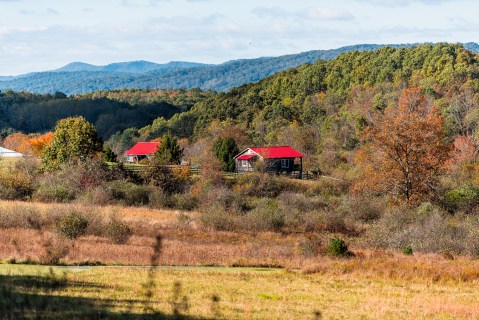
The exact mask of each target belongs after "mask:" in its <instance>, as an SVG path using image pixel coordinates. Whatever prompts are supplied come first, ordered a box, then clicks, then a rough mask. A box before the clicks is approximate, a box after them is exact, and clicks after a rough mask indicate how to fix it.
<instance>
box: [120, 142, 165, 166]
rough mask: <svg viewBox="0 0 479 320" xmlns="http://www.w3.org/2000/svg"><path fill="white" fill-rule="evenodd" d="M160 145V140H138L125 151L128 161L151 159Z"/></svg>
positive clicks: (135, 161) (136, 161)
mask: <svg viewBox="0 0 479 320" xmlns="http://www.w3.org/2000/svg"><path fill="white" fill-rule="evenodd" d="M159 147H160V143H159V142H138V143H137V144H135V145H134V146H133V147H131V149H129V150H127V151H126V152H125V159H126V162H127V163H138V162H140V161H141V160H143V159H150V158H151V157H152V156H153V155H154V154H155V153H156V151H157V150H158V148H159Z"/></svg>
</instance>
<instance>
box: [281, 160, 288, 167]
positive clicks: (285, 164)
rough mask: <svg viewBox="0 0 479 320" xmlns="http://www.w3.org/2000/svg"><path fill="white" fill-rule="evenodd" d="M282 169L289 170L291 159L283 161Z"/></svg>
mask: <svg viewBox="0 0 479 320" xmlns="http://www.w3.org/2000/svg"><path fill="white" fill-rule="evenodd" d="M281 168H289V159H281Z"/></svg>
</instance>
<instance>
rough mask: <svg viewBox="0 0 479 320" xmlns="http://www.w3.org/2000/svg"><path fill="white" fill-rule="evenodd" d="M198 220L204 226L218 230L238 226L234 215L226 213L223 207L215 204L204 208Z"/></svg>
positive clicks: (228, 229)
mask: <svg viewBox="0 0 479 320" xmlns="http://www.w3.org/2000/svg"><path fill="white" fill-rule="evenodd" d="M199 220H200V223H201V224H202V225H203V226H204V227H205V228H211V229H214V230H218V231H233V230H236V229H237V228H238V227H237V219H236V217H235V216H233V215H231V214H228V213H227V212H226V211H225V210H224V209H223V208H221V207H219V206H217V205H216V206H215V205H213V206H211V207H208V208H204V209H203V210H202V211H201V215H200V216H199Z"/></svg>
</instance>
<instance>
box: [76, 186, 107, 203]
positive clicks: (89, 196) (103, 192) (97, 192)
mask: <svg viewBox="0 0 479 320" xmlns="http://www.w3.org/2000/svg"><path fill="white" fill-rule="evenodd" d="M79 200H80V202H82V203H85V204H87V205H98V206H105V205H107V204H109V203H110V202H111V201H112V200H113V196H112V194H111V192H110V190H108V189H107V188H106V187H104V186H99V187H96V188H95V189H92V190H90V191H88V192H87V193H85V194H84V195H83V196H81V198H80V199H79Z"/></svg>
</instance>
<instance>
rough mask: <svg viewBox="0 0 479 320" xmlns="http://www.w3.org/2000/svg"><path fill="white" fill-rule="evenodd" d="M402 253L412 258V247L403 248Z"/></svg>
mask: <svg viewBox="0 0 479 320" xmlns="http://www.w3.org/2000/svg"><path fill="white" fill-rule="evenodd" d="M402 253H404V254H405V255H406V256H412V254H413V252H412V247H411V246H410V245H407V246H405V247H404V248H403V249H402Z"/></svg>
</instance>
